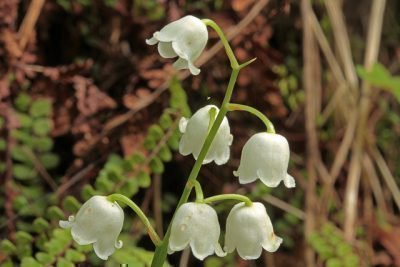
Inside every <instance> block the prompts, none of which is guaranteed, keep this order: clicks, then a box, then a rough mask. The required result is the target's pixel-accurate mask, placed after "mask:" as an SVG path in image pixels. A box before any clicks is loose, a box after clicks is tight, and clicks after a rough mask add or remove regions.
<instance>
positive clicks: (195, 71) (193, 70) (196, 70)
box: [188, 61, 200, 75]
mask: <svg viewBox="0 0 400 267" xmlns="http://www.w3.org/2000/svg"><path fill="white" fill-rule="evenodd" d="M188 65H189V70H190V73H191V74H193V75H199V74H200V69H199V68H197V67H196V66H195V65H193V63H191V62H190V61H189V62H188Z"/></svg>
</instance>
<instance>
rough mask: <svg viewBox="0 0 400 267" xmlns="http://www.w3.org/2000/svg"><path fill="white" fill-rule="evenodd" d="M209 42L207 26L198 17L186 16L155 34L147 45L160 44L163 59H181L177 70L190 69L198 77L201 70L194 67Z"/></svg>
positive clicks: (147, 41) (177, 64) (159, 48)
mask: <svg viewBox="0 0 400 267" xmlns="http://www.w3.org/2000/svg"><path fill="white" fill-rule="evenodd" d="M207 41H208V31H207V27H206V25H205V24H204V23H203V22H202V21H201V20H200V19H198V18H196V17H193V16H186V17H183V18H181V19H179V20H177V21H174V22H171V23H170V24H168V25H166V26H165V27H164V28H162V29H161V30H160V31H157V32H155V33H154V34H153V37H152V38H150V39H147V40H146V43H147V44H148V45H155V44H157V43H158V52H159V53H160V55H161V56H162V57H163V58H174V57H179V58H178V60H177V61H176V62H175V63H174V65H173V66H174V68H175V69H178V70H179V69H189V70H190V72H191V73H192V74H193V75H197V74H199V73H200V69H198V68H196V67H195V66H194V61H195V60H196V59H197V58H198V57H199V56H200V54H201V52H203V50H204V48H205V47H206V44H207Z"/></svg>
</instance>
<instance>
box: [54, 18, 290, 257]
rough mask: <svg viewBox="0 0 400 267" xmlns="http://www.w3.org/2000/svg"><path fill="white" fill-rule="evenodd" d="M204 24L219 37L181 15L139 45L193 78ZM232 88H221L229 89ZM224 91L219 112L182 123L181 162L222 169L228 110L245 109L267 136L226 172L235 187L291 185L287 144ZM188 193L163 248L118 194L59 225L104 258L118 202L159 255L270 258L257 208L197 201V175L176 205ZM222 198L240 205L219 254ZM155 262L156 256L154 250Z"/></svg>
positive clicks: (275, 243) (114, 233)
mask: <svg viewBox="0 0 400 267" xmlns="http://www.w3.org/2000/svg"><path fill="white" fill-rule="evenodd" d="M207 22H208V23H211V24H207ZM206 24H207V25H209V26H210V25H211V27H213V28H214V29H215V30H216V31H217V33H218V35H220V37H221V31H220V29H219V27H218V26H217V25H216V24H215V23H214V22H212V21H210V20H203V21H202V20H199V19H198V18H196V17H193V16H186V17H183V18H181V19H179V20H177V21H175V22H172V23H170V24H168V25H167V26H165V27H164V28H162V29H161V30H160V31H157V32H155V33H154V34H153V37H152V38H150V39H148V40H146V42H147V44H149V45H155V44H158V52H159V53H160V55H161V56H162V57H164V58H174V57H178V60H177V61H176V62H175V63H174V65H173V66H174V67H175V68H176V69H189V71H190V72H191V73H192V74H194V75H197V74H199V73H200V69H198V68H197V67H195V66H194V61H195V60H196V59H197V58H198V57H199V56H200V54H201V53H202V51H203V50H204V48H205V46H206V43H207V40H208V32H207V27H206ZM221 39H222V40H223V41H224V42H223V43H224V46H226V45H227V41H226V39H225V40H224V37H223V36H222V37H221ZM225 49H226V51H227V54H228V57H229V59H230V61H231V67H232V69H233V71H237V72H238V71H239V70H240V68H241V67H243V66H246V65H247V64H249V63H251V62H252V61H249V62H248V63H244V64H242V65H239V64H238V62H237V60H236V58H235V57H234V55H233V54H232V50H231V48H230V47H229V45H228V47H225ZM232 57H233V60H232ZM233 77H237V75H236V76H233ZM230 84H231V82H230ZM232 88H233V87H232V86H231V87H230V86H228V90H232ZM231 93H232V91H230V93H229V94H228V93H227V94H226V95H229V96H228V97H226V98H227V100H228V102H226V100H225V99H224V102H223V105H222V107H221V109H219V108H218V107H216V106H214V105H207V106H205V107H203V108H201V109H199V110H198V111H197V112H195V113H194V115H193V116H192V117H191V118H181V120H180V122H179V130H180V132H181V133H182V137H181V140H180V143H179V152H180V153H181V154H182V155H184V156H186V155H190V154H192V155H193V157H194V158H195V159H196V164H197V167H196V166H195V167H196V168H197V170H198V169H200V167H201V164H208V163H211V162H213V161H214V162H215V163H216V164H217V165H223V164H225V163H226V162H227V161H228V160H229V157H230V146H231V145H232V141H233V135H232V134H231V132H230V127H229V121H228V119H227V117H226V116H225V115H226V113H227V112H228V111H229V108H231V109H230V110H245V111H248V112H250V113H252V114H254V115H256V116H258V117H259V118H260V119H261V120H262V121H263V122H264V123H265V124H266V126H267V129H268V131H267V132H261V133H256V134H254V135H253V136H251V137H250V139H249V140H248V141H247V142H246V144H245V145H244V147H243V150H242V154H241V158H240V164H239V167H238V169H237V171H235V172H234V173H233V174H234V175H235V176H236V177H238V180H239V182H240V183H241V184H247V183H251V182H254V181H256V180H257V179H260V180H261V181H262V183H264V184H265V185H266V186H268V187H277V186H278V185H279V184H280V183H281V181H282V182H283V184H284V185H285V186H286V187H288V188H292V187H295V180H294V178H293V177H292V176H290V175H289V174H288V173H287V169H288V164H289V156H290V150H289V144H288V142H287V140H286V138H285V137H283V136H282V135H279V134H276V133H275V130H274V129H273V125H272V123H270V121H269V120H268V119H267V118H266V117H265V116H264V115H263V114H262V113H261V112H259V111H257V110H255V109H254V108H251V107H248V106H244V105H239V104H233V103H229V99H230V95H231ZM195 167H194V169H195ZM196 175H197V174H196ZM193 187H195V190H196V196H197V197H196V202H187V203H184V204H182V205H181V206H179V207H178V209H177V211H176V213H175V215H174V217H173V220H172V223H171V227H170V237H169V240H168V239H167V241H169V242H161V240H160V238H159V237H158V235H157V233H156V232H155V231H154V229H153V228H152V226H151V223H150V221H149V220H148V219H147V217H146V216H145V215H144V213H143V212H142V211H141V210H140V208H139V207H138V206H137V205H136V204H135V203H133V202H132V201H131V200H130V199H129V198H127V197H125V196H123V195H119V194H113V195H110V196H108V197H102V196H94V197H92V198H91V199H89V200H88V201H87V202H86V203H85V204H84V205H83V206H82V207H81V209H80V210H79V211H78V213H77V215H76V217H74V216H70V217H69V220H68V221H60V226H61V227H62V228H71V233H72V237H73V238H74V240H75V241H76V242H77V243H78V244H81V245H85V244H93V248H94V251H95V253H96V254H97V255H98V256H99V258H101V259H104V260H106V259H107V258H108V257H109V256H110V255H111V254H112V253H113V252H114V251H115V249H116V248H120V247H121V246H122V242H121V241H117V238H118V235H119V234H120V232H121V229H122V225H123V220H124V213H123V211H122V209H121V207H120V206H119V205H118V204H117V202H115V200H118V201H122V202H124V203H125V204H127V205H128V206H129V207H131V208H132V209H133V210H134V211H135V212H136V213H137V215H138V216H139V217H140V219H141V220H142V222H143V223H144V224H145V226H146V227H147V230H148V233H149V235H150V238H151V239H152V241H153V243H154V244H155V245H156V246H160V247H162V246H164V247H165V250H164V252H165V251H166V249H168V253H173V252H175V251H181V250H183V249H185V248H186V247H191V249H192V252H193V254H194V256H195V257H196V258H198V259H200V260H203V259H204V258H205V257H207V256H209V255H213V254H214V253H215V254H216V255H218V256H221V257H222V256H225V255H226V254H227V253H231V252H233V251H234V250H235V249H236V250H237V252H238V254H239V256H240V257H242V258H243V259H245V260H251V259H257V258H259V257H260V255H261V253H262V250H263V249H264V250H266V251H269V252H275V251H276V250H277V249H278V248H279V246H280V244H281V243H282V238H280V237H278V236H276V235H275V233H274V231H273V226H272V223H271V220H270V218H269V216H268V214H267V211H266V209H265V207H264V205H263V204H262V203H259V202H254V203H253V202H251V201H250V200H249V199H248V198H247V197H244V196H241V195H235V194H229V196H228V195H218V196H214V197H210V198H208V199H204V198H203V193H202V190H201V186H200V183H199V182H197V181H196V177H189V179H188V184H187V186H186V188H185V190H186V191H185V192H184V194H183V195H182V199H183V200H185V201H183V202H186V201H187V196H188V195H189V194H190V190H192V188H193ZM185 195H186V199H184V196H185ZM229 197H231V198H232V199H236V200H239V201H240V203H238V204H236V205H235V206H234V207H233V208H232V210H231V211H230V213H229V215H228V217H227V220H226V225H225V242H224V243H225V244H224V248H223V249H222V247H221V245H220V243H219V239H220V233H221V228H220V225H219V221H218V216H217V213H216V211H215V210H214V209H213V208H212V207H211V206H210V205H208V203H211V202H213V201H217V200H224V199H228V198H229ZM183 202H181V201H180V203H183ZM166 238H168V237H166ZM166 244H168V248H167V247H166ZM164 255H165V253H164ZM154 258H157V251H156V256H155V257H154ZM164 259H165V256H164Z"/></svg>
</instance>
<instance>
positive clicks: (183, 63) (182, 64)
mask: <svg viewBox="0 0 400 267" xmlns="http://www.w3.org/2000/svg"><path fill="white" fill-rule="evenodd" d="M172 67H174V69H176V70H182V69H187V68H189V65H188V61H187V60H186V59H183V58H178V60H177V61H175V63H174V64H172Z"/></svg>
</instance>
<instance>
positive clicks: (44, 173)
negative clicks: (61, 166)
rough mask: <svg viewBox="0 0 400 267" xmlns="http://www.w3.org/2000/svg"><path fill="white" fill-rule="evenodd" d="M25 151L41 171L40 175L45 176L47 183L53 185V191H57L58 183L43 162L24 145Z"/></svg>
mask: <svg viewBox="0 0 400 267" xmlns="http://www.w3.org/2000/svg"><path fill="white" fill-rule="evenodd" d="M23 151H24V153H25V154H26V155H27V156H28V157H29V159H30V160H31V161H32V163H33V165H34V166H35V169H36V170H37V171H38V172H39V173H40V175H41V176H42V177H43V179H44V180H45V181H46V183H47V184H48V185H49V186H50V187H51V189H52V190H53V191H56V190H57V184H56V183H55V182H54V180H53V178H52V177H51V176H50V174H49V173H48V172H47V170H46V168H45V167H43V165H42V163H41V162H40V161H39V160H38V158H37V157H36V155H35V153H33V151H32V150H31V149H29V148H28V147H23Z"/></svg>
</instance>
